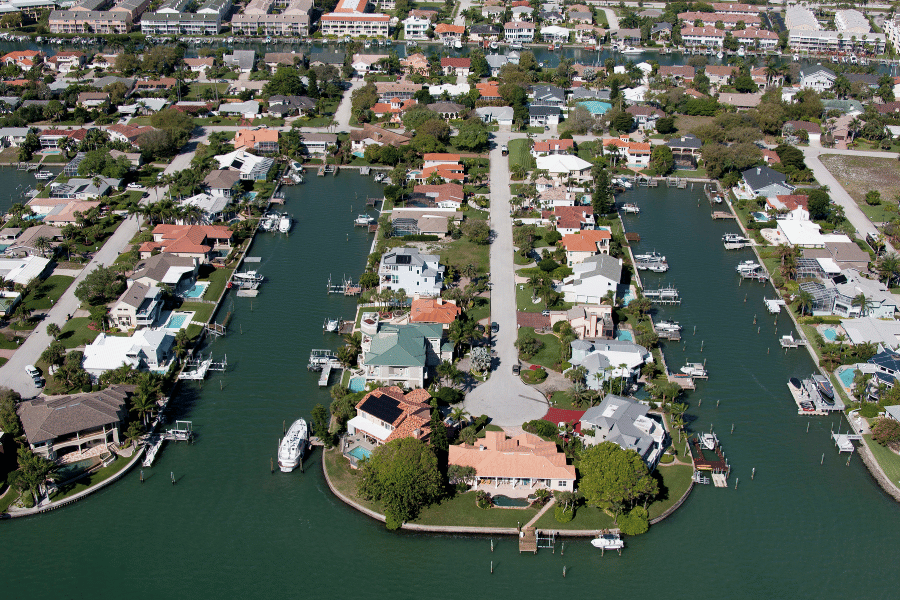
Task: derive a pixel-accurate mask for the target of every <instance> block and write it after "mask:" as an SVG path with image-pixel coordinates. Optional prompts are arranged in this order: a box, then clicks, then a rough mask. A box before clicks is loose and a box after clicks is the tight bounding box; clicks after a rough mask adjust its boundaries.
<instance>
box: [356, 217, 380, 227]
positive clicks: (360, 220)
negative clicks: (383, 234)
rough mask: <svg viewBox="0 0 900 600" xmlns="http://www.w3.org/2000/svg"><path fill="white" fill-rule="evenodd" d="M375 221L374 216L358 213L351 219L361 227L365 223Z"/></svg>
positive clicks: (368, 223)
mask: <svg viewBox="0 0 900 600" xmlns="http://www.w3.org/2000/svg"><path fill="white" fill-rule="evenodd" d="M374 223H375V217H373V216H372V215H359V216H357V217H356V220H354V221H353V224H354V225H359V226H360V227H363V226H365V225H373V224H374Z"/></svg>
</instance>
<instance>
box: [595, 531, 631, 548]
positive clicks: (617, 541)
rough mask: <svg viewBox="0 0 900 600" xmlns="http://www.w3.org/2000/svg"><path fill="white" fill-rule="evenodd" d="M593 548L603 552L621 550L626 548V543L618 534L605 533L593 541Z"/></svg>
mask: <svg viewBox="0 0 900 600" xmlns="http://www.w3.org/2000/svg"><path fill="white" fill-rule="evenodd" d="M591 546H593V547H594V548H600V549H601V550H621V549H622V548H624V547H625V541H624V540H623V539H622V536H621V535H620V534H618V533H614V532H604V533H601V534H600V535H598V536H597V537H595V538H594V539H592V540H591Z"/></svg>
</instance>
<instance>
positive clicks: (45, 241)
mask: <svg viewBox="0 0 900 600" xmlns="http://www.w3.org/2000/svg"><path fill="white" fill-rule="evenodd" d="M52 247H53V241H52V240H51V239H50V238H48V237H47V236H45V235H41V236H38V237H37V238H35V240H34V249H35V250H37V251H38V252H40V253H41V256H44V257H46V256H47V250H49V249H50V248H52Z"/></svg>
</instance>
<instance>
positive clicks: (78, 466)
mask: <svg viewBox="0 0 900 600" xmlns="http://www.w3.org/2000/svg"><path fill="white" fill-rule="evenodd" d="M98 464H100V459H99V458H97V457H92V458H85V459H84V460H79V461H75V462H73V463H69V464H67V465H63V466H61V467H59V469H57V475H58V477H59V479H58V481H60V482H63V481H67V480H69V479H72V478H73V477H77V476H78V475H81V474H82V473H84V472H86V471H88V470H90V469H91V468H93V467H94V466H95V465H98Z"/></svg>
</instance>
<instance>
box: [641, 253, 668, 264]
mask: <svg viewBox="0 0 900 600" xmlns="http://www.w3.org/2000/svg"><path fill="white" fill-rule="evenodd" d="M634 260H636V261H638V262H665V260H666V257H665V256H663V255H662V254H660V253H659V252H656V251H653V252H650V253H649V254H635V255H634Z"/></svg>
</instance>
